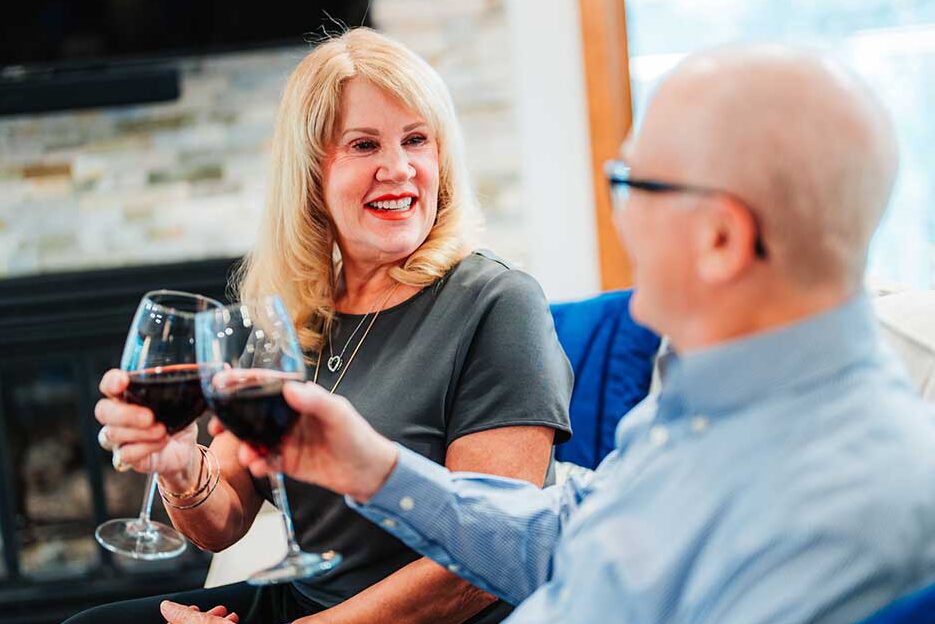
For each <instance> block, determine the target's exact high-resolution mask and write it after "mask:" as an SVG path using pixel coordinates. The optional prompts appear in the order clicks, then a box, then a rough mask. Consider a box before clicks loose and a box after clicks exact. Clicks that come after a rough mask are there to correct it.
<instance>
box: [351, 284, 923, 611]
mask: <svg viewBox="0 0 935 624" xmlns="http://www.w3.org/2000/svg"><path fill="white" fill-rule="evenodd" d="M664 364H665V368H666V372H665V375H664V377H663V384H662V390H661V393H660V395H659V396H658V397H651V398H648V399H646V400H645V401H643V403H641V404H640V405H639V406H637V407H636V408H634V409H633V411H632V412H631V413H630V414H628V415H627V416H626V418H624V419H623V421H622V422H621V424H620V426H619V427H618V429H617V445H616V450H615V451H614V452H613V453H611V454H610V455H609V456H608V457H607V459H606V460H605V461H604V462H603V463H602V464H601V465H600V467H599V468H598V469H597V471H596V472H595V473H594V474H593V477H592V478H591V479H590V480H581V479H571V480H570V481H568V482H566V483H565V484H563V485H562V486H555V487H551V488H547V489H545V490H539V489H537V488H535V487H532V486H530V485H529V484H527V483H524V482H520V481H515V480H509V479H503V478H496V477H491V476H489V475H481V474H472V473H451V472H448V471H447V470H445V469H444V468H442V467H441V466H438V465H436V464H434V463H432V462H430V461H428V460H425V459H424V458H422V457H421V456H419V455H416V454H415V453H412V452H410V451H407V450H406V449H401V450H400V457H399V462H398V465H397V466H396V468H395V469H394V471H393V473H392V474H391V475H390V477H389V479H388V481H387V483H386V484H385V486H384V487H383V488H382V489H381V490H380V491H379V492H378V493H377V494H376V495H375V496H374V497H373V498H372V499H371V500H370V501H368V503H367V504H366V505H356V504H354V503H353V502H352V501H349V504H351V505H352V506H353V507H355V508H357V509H358V510H359V512H360V513H362V514H363V515H365V516H366V517H368V518H370V519H371V520H372V521H373V522H376V523H379V524H381V525H382V526H383V527H384V528H386V530H388V531H390V532H392V533H393V534H394V535H396V536H397V537H399V538H400V539H401V540H403V541H404V542H405V543H407V544H409V545H410V546H411V547H412V548H414V549H415V550H417V551H419V552H421V553H422V554H424V555H427V556H428V557H431V558H432V559H434V560H436V561H438V562H439V563H441V564H442V565H445V566H448V568H449V569H450V570H452V571H453V572H455V573H456V574H458V575H460V576H462V577H464V578H465V579H468V580H469V581H471V582H472V583H474V584H476V585H478V586H479V587H481V588H483V589H485V590H487V591H489V592H491V593H493V594H496V595H497V596H500V597H502V598H504V599H505V600H507V601H509V602H511V603H513V604H518V605H519V607H518V608H517V609H516V610H515V611H514V613H513V615H512V616H511V617H510V618H509V619H508V620H507V621H508V622H510V623H514V624H516V623H519V622H529V623H535V624H544V623H548V622H574V623H578V622H580V623H603V622H622V623H624V622H625V623H628V624H637V623H639V624H649V623H652V624H662V623H666V624H671V623H685V624H689V623H691V624H698V623H702V622H706V623H715V622H716V623H718V624H727V623H734V622H737V623H744V624H757V623H760V622H764V623H765V622H770V623H773V622H854V621H857V620H859V619H861V618H863V617H865V616H867V615H869V614H870V613H872V612H873V611H875V610H876V609H878V608H880V607H882V606H883V605H885V604H887V603H888V602H890V601H892V600H893V599H895V598H897V597H898V596H900V595H902V594H905V593H908V592H909V591H912V590H914V589H916V588H918V587H919V586H921V585H924V584H926V583H927V582H930V581H932V580H933V579H935V419H933V413H932V410H931V408H930V407H929V406H927V405H926V404H924V403H923V402H922V401H921V400H920V399H918V398H917V397H916V395H915V393H914V392H913V390H912V388H911V387H910V385H909V382H908V381H907V379H906V376H905V374H904V373H903V371H902V369H901V368H900V366H899V365H898V364H896V362H895V360H893V359H892V358H891V356H890V355H889V353H888V352H887V351H886V350H884V349H882V348H881V346H880V339H879V337H878V333H877V329H876V324H875V319H874V315H873V312H872V309H871V307H870V304H869V302H868V301H867V299H866V298H865V297H864V296H858V297H856V298H855V299H853V300H852V301H850V302H849V303H847V304H845V305H843V306H841V307H839V308H837V309H835V310H832V311H830V312H827V313H825V314H822V315H819V316H816V317H812V318H811V319H808V320H806V321H804V322H800V323H797V324H794V325H791V326H788V327H784V328H782V329H779V330H776V331H772V332H768V333H763V334H759V335H756V336H754V337H750V338H746V339H742V340H737V341H735V342H731V343H727V344H724V345H722V346H718V347H716V348H713V349H709V350H706V351H703V352H699V353H694V354H691V355H688V356H686V357H683V358H678V357H675V356H674V355H670V356H667V358H666V361H665V362H664ZM426 599H427V600H428V599H431V596H426ZM520 603H521V604H520Z"/></svg>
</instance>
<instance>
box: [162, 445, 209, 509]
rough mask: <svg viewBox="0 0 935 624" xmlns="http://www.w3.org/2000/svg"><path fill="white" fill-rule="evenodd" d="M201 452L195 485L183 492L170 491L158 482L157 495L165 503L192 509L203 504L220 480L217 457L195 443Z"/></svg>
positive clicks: (177, 507)
mask: <svg viewBox="0 0 935 624" xmlns="http://www.w3.org/2000/svg"><path fill="white" fill-rule="evenodd" d="M196 448H197V449H198V451H199V452H200V453H201V462H200V466H199V468H198V479H197V480H196V481H195V485H193V486H192V487H191V488H189V489H188V490H186V491H184V492H171V491H169V490H167V489H164V487H163V485H162V483H161V482H160V483H159V495H160V496H162V500H163V501H165V504H166V505H168V506H169V507H172V508H173V509H194V508H195V507H198V506H199V505H201V504H203V503H204V502H205V501H206V500H208V497H209V496H211V493H212V492H214V488H216V487H217V486H218V483H219V482H220V481H221V467H220V464H219V463H218V460H217V457H215V456H214V453H212V452H211V449H209V448H207V447H206V446H202V445H201V444H198V445H196Z"/></svg>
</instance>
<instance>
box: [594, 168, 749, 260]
mask: <svg viewBox="0 0 935 624" xmlns="http://www.w3.org/2000/svg"><path fill="white" fill-rule="evenodd" d="M604 174H605V175H606V176H607V182H608V183H609V184H610V191H611V200H612V201H613V203H614V207H615V209H616V208H618V205H617V199H616V197H617V196H619V195H621V194H622V193H621V192H620V190H621V187H625V188H630V189H636V190H638V191H644V192H646V193H690V194H694V195H726V196H727V197H730V198H731V199H733V200H734V201H735V202H737V203H738V204H740V205H741V206H743V207H744V208H746V209H747V212H749V213H750V217H751V218H752V219H753V226H754V228H756V238H755V239H754V241H753V252H754V253H755V254H756V257H757V258H761V259H762V258H766V245H764V243H763V235H762V232H761V231H760V221H759V219H757V216H756V211H754V210H753V209H752V208H751V207H750V204H748V203H747V202H745V201H744V200H743V199H741V198H740V197H737V195H735V194H734V193H731V192H730V191H725V190H722V189H716V188H711V187H707V186H696V185H693V184H678V183H674V182H663V181H661V180H649V179H644V178H632V177H630V167H629V165H627V164H626V163H625V162H623V161H621V160H608V161H607V162H606V163H605V164H604Z"/></svg>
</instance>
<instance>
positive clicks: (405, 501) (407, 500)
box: [399, 496, 416, 511]
mask: <svg viewBox="0 0 935 624" xmlns="http://www.w3.org/2000/svg"><path fill="white" fill-rule="evenodd" d="M415 506H416V502H415V501H414V500H412V497H411V496H403V497H402V498H401V499H399V508H400V509H402V510H403V511H412V508H413V507H415Z"/></svg>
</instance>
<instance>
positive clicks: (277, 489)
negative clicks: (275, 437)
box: [269, 470, 301, 555]
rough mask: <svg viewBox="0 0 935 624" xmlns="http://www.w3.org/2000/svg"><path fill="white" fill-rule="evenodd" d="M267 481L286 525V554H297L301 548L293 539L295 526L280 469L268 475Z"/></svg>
mask: <svg viewBox="0 0 935 624" xmlns="http://www.w3.org/2000/svg"><path fill="white" fill-rule="evenodd" d="M269 483H270V489H272V490H273V501H274V502H275V503H276V506H277V507H279V511H280V512H281V513H282V523H283V525H284V526H285V527H286V545H287V546H288V548H289V553H288V555H297V554H299V553H300V552H301V549H300V548H299V544H298V542H296V539H295V528H294V527H293V526H292V511H291V510H290V509H289V499H288V498H286V484H285V481H284V480H283V476H282V471H280V470H277V471H275V472H273V474H271V475H270V477H269Z"/></svg>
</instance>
